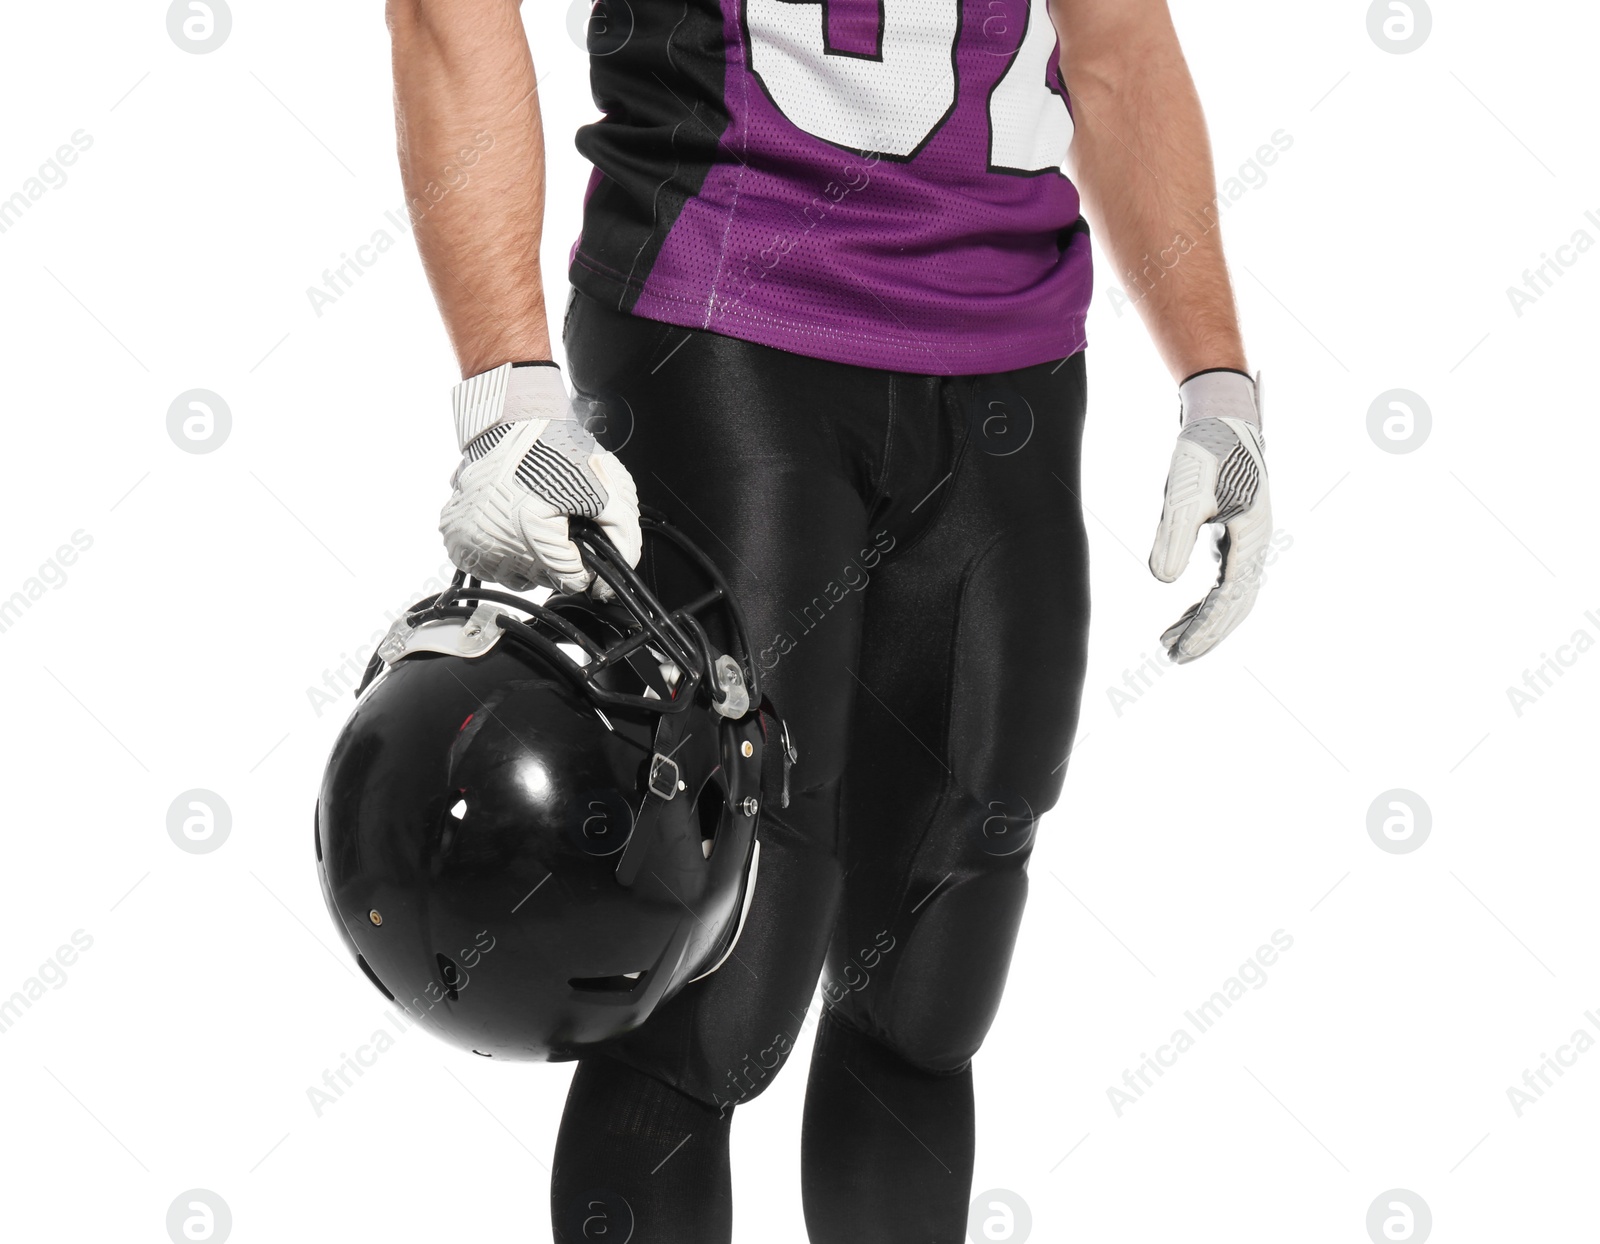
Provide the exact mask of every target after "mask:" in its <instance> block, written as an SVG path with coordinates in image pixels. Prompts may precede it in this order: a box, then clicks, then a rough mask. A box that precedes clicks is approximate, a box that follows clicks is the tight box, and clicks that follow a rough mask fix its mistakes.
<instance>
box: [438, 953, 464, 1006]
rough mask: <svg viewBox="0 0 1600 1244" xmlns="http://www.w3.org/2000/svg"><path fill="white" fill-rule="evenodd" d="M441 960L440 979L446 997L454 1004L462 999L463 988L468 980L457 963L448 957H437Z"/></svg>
mask: <svg viewBox="0 0 1600 1244" xmlns="http://www.w3.org/2000/svg"><path fill="white" fill-rule="evenodd" d="M436 957H437V959H438V960H439V979H440V980H442V981H443V982H444V993H445V997H447V998H449V999H450V1001H452V1002H454V1001H456V1000H457V999H458V998H460V997H461V987H462V986H463V985H465V984H466V983H467V978H466V976H465V975H463V973H462V971H461V969H460V968H459V967H457V966H456V961H455V960H454V959H452V958H450V956H448V955H438V956H436Z"/></svg>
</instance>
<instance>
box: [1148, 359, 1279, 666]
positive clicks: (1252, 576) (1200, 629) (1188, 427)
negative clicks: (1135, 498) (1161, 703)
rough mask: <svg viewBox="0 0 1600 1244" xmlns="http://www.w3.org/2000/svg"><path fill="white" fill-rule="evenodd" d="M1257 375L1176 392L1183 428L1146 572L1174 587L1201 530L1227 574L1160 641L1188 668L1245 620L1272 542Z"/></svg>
mask: <svg viewBox="0 0 1600 1244" xmlns="http://www.w3.org/2000/svg"><path fill="white" fill-rule="evenodd" d="M1260 386H1261V377H1260V375H1259V374H1258V375H1257V376H1256V379H1255V382H1254V383H1252V382H1251V380H1250V378H1249V377H1248V376H1245V375H1244V374H1243V373H1241V372H1236V371H1209V372H1202V373H1200V374H1199V375H1197V376H1191V377H1189V379H1188V380H1185V381H1184V382H1183V384H1182V385H1180V386H1179V388H1178V393H1179V396H1180V398H1181V400H1182V403H1183V430H1182V431H1181V432H1179V433H1178V443H1177V446H1176V447H1175V448H1174V449H1173V451H1172V469H1171V471H1170V472H1169V473H1168V475H1167V496H1166V504H1165V505H1164V506H1163V507H1162V510H1161V526H1160V527H1159V528H1158V529H1157V531H1156V542H1155V546H1154V547H1153V548H1152V549H1151V550H1150V572H1151V573H1152V574H1154V575H1155V577H1156V578H1158V579H1160V580H1161V581H1162V582H1163V583H1171V582H1172V581H1173V580H1175V579H1176V578H1177V577H1178V576H1179V575H1181V574H1182V573H1183V571H1184V568H1185V567H1186V566H1188V564H1189V554H1190V551H1191V550H1192V549H1193V548H1194V545H1195V541H1196V539H1197V538H1198V537H1199V534H1200V527H1201V524H1203V523H1216V524H1220V525H1221V526H1222V527H1223V530H1222V532H1221V533H1219V535H1218V538H1217V555H1218V557H1219V559H1220V560H1221V562H1222V573H1221V575H1220V576H1219V577H1218V579H1217V583H1216V586H1215V587H1213V588H1212V589H1211V590H1210V591H1209V592H1207V593H1206V595H1205V599H1204V600H1202V601H1201V602H1200V603H1199V604H1197V605H1192V606H1191V607H1190V608H1189V611H1188V612H1187V613H1185V614H1184V615H1183V617H1181V618H1179V619H1178V620H1177V621H1176V622H1174V623H1173V624H1172V625H1171V626H1169V627H1168V628H1167V629H1166V630H1165V631H1164V632H1162V635H1161V642H1162V644H1163V645H1164V646H1165V647H1166V650H1167V655H1168V656H1169V657H1171V658H1172V659H1173V660H1174V661H1176V662H1178V663H1179V664H1182V663H1183V662H1186V661H1192V660H1194V659H1195V658H1196V657H1198V656H1201V655H1203V654H1204V653H1206V652H1209V651H1210V650H1211V649H1212V648H1214V647H1215V646H1216V645H1217V644H1219V643H1220V642H1222V640H1223V639H1224V638H1225V637H1226V636H1228V635H1230V634H1232V632H1233V630H1234V628H1235V627H1237V626H1238V625H1239V623H1241V622H1243V621H1244V620H1245V617H1246V615H1248V614H1249V612H1250V609H1251V606H1253V605H1254V604H1255V603H1256V593H1257V592H1258V591H1259V590H1260V588H1261V571H1262V565H1263V562H1264V560H1265V558H1266V553H1267V545H1268V542H1269V541H1270V539H1271V537H1272V503H1271V500H1270V499H1269V497H1268V495H1267V464H1266V459H1265V457H1264V455H1263V444H1264V442H1263V441H1262V437H1261V388H1260Z"/></svg>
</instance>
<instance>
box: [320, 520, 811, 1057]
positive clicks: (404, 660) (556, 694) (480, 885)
mask: <svg viewBox="0 0 1600 1244" xmlns="http://www.w3.org/2000/svg"><path fill="white" fill-rule="evenodd" d="M642 526H643V529H644V532H645V540H646V549H647V551H648V550H649V549H650V548H651V545H652V543H653V542H660V541H665V542H667V543H669V544H671V545H674V546H676V548H677V549H678V550H679V551H680V552H681V554H682V557H681V558H680V559H679V560H680V561H683V559H684V558H686V559H687V562H686V563H685V564H687V565H690V566H692V567H694V568H696V570H695V572H696V574H697V575H699V574H703V577H704V583H705V590H704V592H703V593H702V594H700V595H699V596H698V597H696V598H695V599H693V600H691V601H688V602H685V603H683V604H681V605H679V606H678V607H677V608H673V609H668V608H667V607H666V606H665V605H663V604H662V603H661V601H660V600H658V599H657V597H656V595H655V593H653V592H652V591H651V590H650V589H649V588H648V587H647V586H646V585H645V583H644V582H643V580H642V579H641V578H640V577H639V575H638V574H637V573H636V572H635V571H634V570H633V568H632V567H630V566H629V565H628V564H627V562H626V561H625V560H624V559H623V558H622V557H621V556H620V555H619V554H618V553H617V551H616V550H615V548H614V547H613V546H612V545H611V544H610V542H609V541H608V540H607V539H606V537H605V536H604V535H602V534H601V532H600V529H599V528H598V527H596V526H595V525H593V524H592V523H589V522H587V521H585V520H582V519H576V518H575V519H573V520H571V526H570V530H571V533H572V538H573V540H574V542H575V543H576V544H577V545H578V548H579V550H580V552H581V554H582V556H583V559H584V562H585V564H586V565H587V566H589V567H590V569H592V570H593V571H594V572H595V573H596V575H597V576H598V577H599V578H600V579H601V580H603V581H604V582H605V583H606V584H607V585H608V586H609V587H610V588H611V591H612V592H613V593H614V595H615V599H614V600H612V601H610V602H608V603H604V604H602V603H599V602H597V601H596V600H595V599H593V598H592V597H591V596H587V595H585V596H554V597H551V598H550V599H549V600H548V601H546V602H545V603H544V604H543V605H537V604H535V603H533V602H532V601H531V600H528V599H525V598H523V597H520V596H516V595H513V594H511V593H507V592H502V591H498V590H495V589H491V588H486V587H484V586H482V585H481V584H479V582H478V581H477V580H476V579H468V578H467V577H466V576H465V575H463V574H459V573H458V574H457V575H456V577H455V579H454V580H453V581H452V582H451V585H450V586H449V587H448V588H447V589H446V590H445V591H444V592H442V593H441V594H439V595H438V596H437V597H432V598H429V599H427V600H423V601H419V602H418V603H417V604H416V605H414V606H413V607H412V608H411V610H410V611H408V612H407V614H406V615H405V616H404V617H402V618H401V619H400V620H398V621H397V622H396V623H395V625H394V626H393V628H391V630H390V632H389V634H388V635H387V636H386V637H385V639H384V640H383V642H382V643H381V644H380V645H379V647H378V650H377V652H376V653H374V655H373V658H372V660H371V662H370V663H369V664H368V666H367V671H366V677H365V679H364V680H363V682H362V684H361V687H360V689H359V691H358V693H357V694H358V699H357V702H356V707H355V711H354V712H353V713H352V714H351V716H350V719H349V721H348V722H346V723H345V726H344V728H343V730H342V731H341V732H340V734H339V737H338V740H337V741H336V742H335V743H334V746H333V752H332V754H331V755H330V756H329V758H328V765H327V770H326V772H325V773H324V775H323V780H322V790H321V793H320V796H319V798H318V800H317V811H316V840H317V868H318V872H319V873H320V875H321V880H322V892H323V896H324V897H325V898H326V899H327V903H328V909H329V911H330V912H331V913H332V915H333V919H334V923H335V925H336V926H337V927H338V929H339V932H340V935H341V936H342V937H343V939H344V942H345V945H346V946H347V947H348V949H349V950H350V952H351V954H353V955H354V956H355V959H356V963H357V964H358V965H359V967H360V968H361V970H362V971H363V972H364V973H365V974H366V976H367V979H368V980H370V981H371V982H372V983H373V984H374V985H375V986H377V988H378V989H379V990H380V991H381V992H382V993H383V994H384V996H385V997H387V998H389V999H391V1000H392V1001H394V1002H395V1003H396V1004H398V1005H399V1006H401V1007H403V1008H404V1009H405V1010H406V1012H407V1013H408V1014H410V1015H411V1016H413V1017H415V1018H416V1019H418V1020H420V1021H421V1022H422V1023H423V1024H424V1025H425V1026H426V1027H428V1028H429V1029H431V1030H432V1031H433V1032H434V1033H436V1034H437V1035H439V1036H441V1037H443V1038H444V1039H445V1040H447V1041H449V1042H451V1043H452V1044H455V1045H459V1046H461V1047H462V1048H463V1049H468V1050H471V1051H473V1052H474V1053H476V1054H482V1055H485V1056H489V1057H494V1058H513V1059H515V1058H521V1059H541V1060H558V1059H569V1058H575V1057H578V1056H579V1055H580V1054H582V1053H584V1052H585V1051H587V1050H589V1049H591V1048H593V1047H594V1046H595V1045H597V1044H598V1043H600V1042H604V1041H606V1040H608V1039H610V1038H613V1037H616V1036H619V1035H621V1034H622V1033H624V1032H627V1031H629V1030H630V1029H632V1028H635V1027H637V1026H638V1025H639V1024H642V1023H644V1022H645V1020H646V1019H648V1018H649V1016H650V1014H651V1012H652V1011H654V1010H655V1008H656V1007H658V1006H660V1005H661V1004H662V1003H663V1002H664V1001H665V1000H666V999H668V998H670V997H672V996H673V995H674V994H675V993H676V992H677V991H678V990H680V989H681V988H682V987H683V986H684V985H685V984H687V983H688V982H690V981H692V980H695V979H697V978H699V977H701V976H703V975H706V974H708V973H710V972H712V971H715V970H716V968H717V967H718V966H720V964H721V962H722V961H723V960H724V959H725V958H726V957H727V956H728V955H729V954H730V953H731V952H732V950H733V944H734V942H735V941H736V940H737V938H738V934H739V930H740V927H741V925H742V922H743V916H744V913H745V911H747V910H748V907H749V903H750V897H751V894H752V893H753V887H754V885H755V880H756V864H757V861H758V857H759V850H760V848H759V844H758V843H757V840H756V823H757V815H758V813H759V810H760V807H761V800H762V789H761V778H762V761H763V751H764V748H765V746H766V744H767V738H766V735H767V731H768V729H769V728H771V729H774V730H777V731H780V732H781V731H782V729H783V727H782V724H781V722H780V721H779V720H778V719H777V717H776V715H775V714H773V713H771V709H770V705H768V704H766V703H765V702H764V701H763V700H762V699H761V690H760V685H759V682H758V671H757V669H756V666H755V662H754V660H753V655H752V649H751V646H750V643H749V639H748V635H747V633H746V631H745V626H744V620H743V617H742V616H741V615H740V613H739V609H738V606H737V604H736V602H735V601H734V600H733V599H732V597H731V596H730V595H729V593H728V587H727V584H726V583H725V582H724V580H723V578H722V576H721V574H720V573H719V572H718V571H717V569H716V567H715V565H713V564H712V562H711V561H710V559H709V558H707V557H706V556H705V555H704V554H703V553H701V552H700V550H698V549H697V548H695V546H694V545H693V544H692V543H690V541H689V540H688V539H687V538H686V537H684V536H683V534H682V533H681V532H679V531H677V530H676V529H675V528H673V527H671V526H670V525H668V524H667V523H666V522H665V521H664V520H663V519H662V518H661V516H659V515H657V514H655V513H653V512H649V511H647V512H646V513H645V514H644V515H643V516H642ZM714 613H715V614H719V615H720V620H719V622H718V623H716V624H715V625H714V627H713V629H715V630H717V631H718V633H720V634H722V635H725V636H728V637H730V639H731V644H730V646H731V647H732V649H733V651H732V652H730V653H726V654H721V655H717V654H715V653H714V650H713V646H712V642H711V639H710V634H711V632H710V631H708V629H707V625H705V623H708V622H710V621H711V619H712V615H713V614H714ZM774 742H775V743H781V746H782V748H783V762H784V763H783V773H784V781H783V785H784V787H785V788H786V787H787V773H788V762H789V761H791V760H792V759H793V755H794V753H793V749H792V748H791V747H790V746H789V744H788V739H787V736H786V734H782V735H780V739H777V740H774ZM775 797H776V798H778V799H779V800H780V802H786V801H787V790H786V789H785V790H783V791H782V792H781V793H777V794H775Z"/></svg>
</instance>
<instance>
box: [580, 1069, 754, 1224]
mask: <svg viewBox="0 0 1600 1244" xmlns="http://www.w3.org/2000/svg"><path fill="white" fill-rule="evenodd" d="M732 1117H733V1111H732V1110H729V1111H727V1112H726V1113H725V1114H723V1115H722V1116H721V1117H719V1115H718V1112H717V1111H716V1110H715V1109H713V1108H712V1107H710V1106H706V1105H703V1104H702V1103H700V1102H698V1101H696V1100H695V1099H694V1098H692V1097H689V1096H687V1095H686V1094H683V1093H680V1092H679V1091H678V1090H677V1089H675V1088H672V1087H670V1086H668V1085H666V1084H663V1083H662V1082H661V1081H659V1080H657V1079H655V1078H653V1077H651V1076H647V1075H645V1074H644V1073H643V1072H639V1071H634V1070H633V1069H632V1068H631V1067H625V1066H623V1065H622V1064H621V1063H617V1062H613V1061H611V1060H610V1059H604V1058H595V1059H585V1060H583V1061H581V1062H579V1064H578V1070H577V1071H576V1072H575V1073H574V1074H573V1077H572V1087H571V1089H570V1090H568V1092H567V1106H566V1110H565V1111H564V1112H563V1113H562V1116H561V1132H560V1135H559V1136H558V1137H557V1138H556V1156H555V1170H554V1171H552V1172H551V1176H550V1213H551V1220H552V1223H553V1226H554V1230H555V1238H556V1240H557V1241H558V1244H595V1242H596V1241H602V1240H611V1241H622V1240H626V1239H629V1238H630V1237H631V1238H632V1239H633V1240H634V1241H636V1244H728V1241H729V1240H731V1239H732V1237H733V1187H732V1181H731V1177H730V1174H729V1170H728V1127H729V1124H730V1122H731V1121H732Z"/></svg>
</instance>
